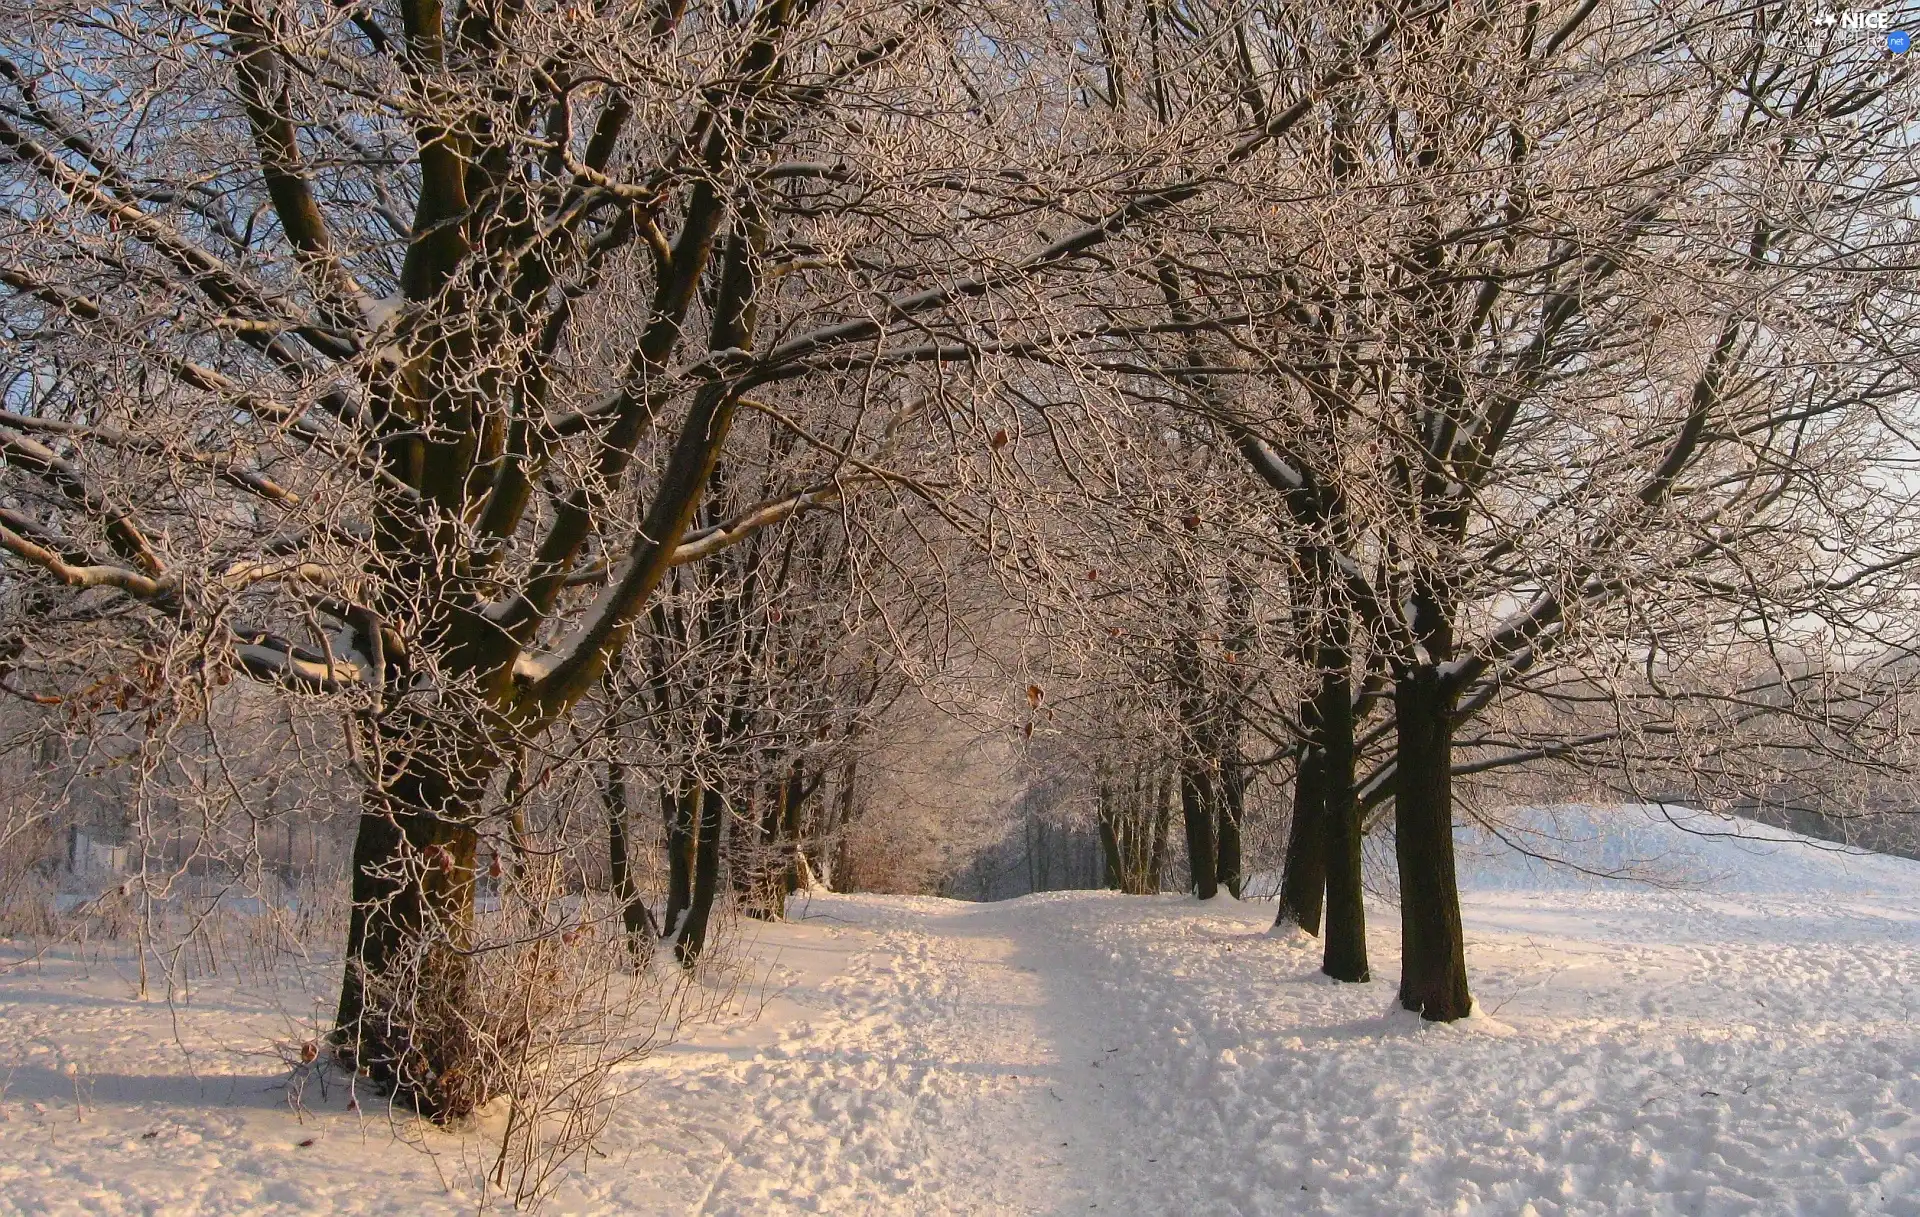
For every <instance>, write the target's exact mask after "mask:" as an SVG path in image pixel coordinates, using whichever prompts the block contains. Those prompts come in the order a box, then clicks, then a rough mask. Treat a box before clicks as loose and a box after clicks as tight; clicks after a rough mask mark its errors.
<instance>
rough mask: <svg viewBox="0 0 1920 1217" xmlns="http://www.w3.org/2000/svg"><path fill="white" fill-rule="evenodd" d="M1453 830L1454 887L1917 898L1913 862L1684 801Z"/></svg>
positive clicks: (1549, 813) (1919, 866)
mask: <svg viewBox="0 0 1920 1217" xmlns="http://www.w3.org/2000/svg"><path fill="white" fill-rule="evenodd" d="M1489 818H1490V819H1491V820H1492V821H1493V827H1480V826H1475V827H1471V828H1461V829H1459V830H1458V831H1457V832H1456V833H1455V848H1456V849H1457V850H1458V851H1459V867H1460V886H1461V889H1462V890H1463V891H1467V890H1472V891H1499V890H1507V891H1555V890H1565V891H1582V890H1591V889H1593V888H1609V887H1612V888H1616V889H1620V888H1635V887H1642V886H1646V885H1649V884H1652V885H1656V886H1667V887H1676V888H1692V889H1699V890H1704V891H1715V892H1729V893H1751V894H1758V893H1781V894H1807V895H1811V894H1816V893H1818V894H1833V895H1855V896H1864V895H1883V896H1889V897H1894V898H1901V897H1912V896H1914V895H1916V894H1920V862H1916V861H1913V860H1911V859H1908V858H1895V857H1889V856H1887V855H1885V854H1873V853H1866V852H1863V851H1860V850H1855V849H1850V848H1847V847H1845V846H1840V845H1835V844H1834V843H1833V842H1830V841H1821V840H1816V839H1815V838H1813V837H1806V836H1802V835H1800V834H1799V833H1795V832H1789V831H1787V830H1786V829H1782V828H1774V827H1771V826H1769V825H1765V824H1759V823H1755V822H1754V821H1752V820H1744V819H1740V818H1739V817H1737V816H1719V815H1713V814H1710V813H1708V812H1703V811H1696V810H1694V809H1692V808H1688V807H1673V806H1652V805H1637V806H1626V807H1586V806H1578V805H1573V806H1562V807H1528V808H1518V809H1510V810H1506V811H1502V812H1500V813H1497V814H1496V815H1494V816H1492V817H1489Z"/></svg>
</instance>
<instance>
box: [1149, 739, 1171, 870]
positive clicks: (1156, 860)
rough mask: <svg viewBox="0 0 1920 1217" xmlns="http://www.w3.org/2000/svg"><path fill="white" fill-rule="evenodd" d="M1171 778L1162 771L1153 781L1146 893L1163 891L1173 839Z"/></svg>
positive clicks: (1169, 774) (1168, 773)
mask: <svg viewBox="0 0 1920 1217" xmlns="http://www.w3.org/2000/svg"><path fill="white" fill-rule="evenodd" d="M1172 787H1173V776H1172V774H1171V773H1170V772H1168V771H1167V770H1164V769H1163V770H1162V771H1161V772H1160V773H1159V774H1158V775H1156V776H1155V777H1154V780H1153V852H1152V854H1151V855H1150V857H1149V859H1148V862H1147V892H1148V893H1149V894H1152V893H1158V892H1160V891H1163V890H1165V888H1166V886H1167V884H1166V877H1167V849H1168V846H1169V845H1170V844H1171V843H1172V839H1173V789H1172Z"/></svg>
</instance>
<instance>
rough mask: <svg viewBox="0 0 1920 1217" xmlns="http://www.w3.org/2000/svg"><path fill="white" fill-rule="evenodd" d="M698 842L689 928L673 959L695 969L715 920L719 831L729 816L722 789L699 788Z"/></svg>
mask: <svg viewBox="0 0 1920 1217" xmlns="http://www.w3.org/2000/svg"><path fill="white" fill-rule="evenodd" d="M698 798H699V802H700V827H699V839H698V840H697V841H696V842H695V845H694V855H693V856H694V865H693V899H692V901H691V903H690V904H689V905H688V908H687V916H686V924H685V925H684V926H683V927H682V928H681V930H680V933H679V934H678V935H677V936H676V937H675V938H674V941H673V950H674V955H675V957H676V958H677V959H679V961H680V962H681V964H683V965H684V966H686V967H689V968H691V967H693V966H694V964H696V963H698V962H699V960H700V953H701V952H702V951H704V950H706V947H707V928H708V924H709V923H710V922H711V920H712V918H713V901H714V897H715V896H716V895H718V894H719V891H720V829H721V826H722V825H723V824H724V823H725V821H726V817H727V812H728V799H727V795H726V792H725V791H724V790H723V789H722V788H721V787H720V786H719V785H717V784H716V785H708V784H706V783H704V782H703V783H701V784H700V793H699V796H698Z"/></svg>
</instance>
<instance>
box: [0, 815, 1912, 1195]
mask: <svg viewBox="0 0 1920 1217" xmlns="http://www.w3.org/2000/svg"><path fill="white" fill-rule="evenodd" d="M1521 818H1522V819H1523V820H1525V821H1528V822H1530V823H1532V824H1535V825H1538V826H1544V825H1545V824H1546V823H1547V822H1548V821H1552V822H1553V824H1554V825H1555V831H1557V832H1559V833H1560V835H1561V837H1563V838H1566V839H1570V840H1581V839H1583V838H1581V837H1580V835H1579V833H1578V832H1577V831H1575V832H1569V831H1567V830H1568V829H1576V830H1577V829H1582V828H1588V829H1591V830H1592V831H1591V832H1590V833H1588V834H1587V835H1586V837H1585V838H1584V840H1585V841H1586V842H1587V847H1588V849H1589V854H1588V857H1589V859H1590V860H1591V859H1599V860H1612V861H1615V862H1619V861H1631V862H1635V863H1640V864H1649V863H1653V862H1656V861H1657V862H1659V863H1660V864H1661V865H1675V864H1678V865H1680V866H1682V867H1692V868H1695V869H1694V870H1692V871H1690V872H1688V874H1689V876H1690V877H1691V878H1694V879H1699V880H1703V881H1705V882H1703V885H1701V886H1696V887H1686V888H1674V889H1650V888H1647V887H1644V886H1634V885H1628V884H1622V883H1619V882H1611V881H1608V882H1589V881H1587V880H1575V879H1570V878H1569V877H1568V876H1567V875H1566V874H1564V873H1561V872H1557V871H1545V872H1541V873H1539V874H1538V876H1537V878H1532V877H1533V876H1535V871H1534V870H1533V869H1532V868H1530V867H1528V866H1526V865H1524V864H1520V863H1518V862H1516V861H1511V860H1510V861H1507V862H1501V861H1498V860H1495V859H1492V858H1488V859H1485V860H1484V861H1476V862H1475V863H1474V864H1473V866H1472V867H1471V868H1470V874H1471V881H1470V882H1469V884H1468V898H1467V909H1466V928H1467V937H1468V952H1469V962H1470V964H1471V967H1472V972H1473V975H1474V982H1475V990H1476V993H1477V995H1478V997H1479V1000H1480V1003H1481V1005H1482V1008H1483V1010H1484V1011H1485V1014H1484V1015H1483V1017H1480V1018H1476V1019H1472V1020H1468V1021H1467V1022H1465V1023H1462V1024H1458V1025H1455V1026H1452V1027H1430V1026H1426V1025H1423V1024H1421V1023H1420V1021H1419V1020H1418V1019H1415V1018H1410V1017H1407V1016H1404V1015H1402V1014H1399V1013H1396V1012H1394V1011H1393V1010H1392V1001H1391V999H1392V983H1391V980H1392V977H1393V976H1394V975H1395V974H1396V972H1397V968H1398V957H1397V950H1398V934H1397V914H1396V912H1395V911H1394V910H1393V909H1391V908H1388V907H1374V908H1371V909H1370V913H1371V915H1372V919H1373V924H1372V926H1371V934H1370V946H1371V950H1372V953H1373V963H1374V968H1375V974H1376V976H1377V977H1380V978H1381V979H1379V980H1376V981H1375V982H1374V983H1372V984H1368V985H1354V986H1342V985H1335V984H1333V983H1331V982H1328V981H1326V980H1325V979H1324V978H1323V977H1321V976H1320V975H1319V974H1318V972H1317V969H1316V965H1317V963H1318V959H1317V953H1316V946H1315V944H1313V943H1311V942H1301V941H1298V940H1288V939H1280V938H1272V937H1268V936H1267V935H1266V933H1265V930H1266V928H1267V924H1268V922H1269V921H1270V920H1271V917H1272V906H1271V904H1268V903H1265V902H1246V903H1235V902H1232V901H1222V902H1217V903H1210V904H1207V905H1199V904H1196V903H1195V902H1194V901H1192V900H1189V899H1186V898H1181V897H1171V896H1167V897H1124V896H1119V895H1114V894H1108V893H1050V894H1048V895H1044V896H1037V897H1028V898H1025V899H1021V900H1015V901H1008V902H1005V903H1002V904H996V905H969V904H962V903H958V902H953V901H942V900H931V899H915V898H905V897H860V896H825V895H822V896H815V897H813V898H812V899H811V900H810V901H809V902H806V903H805V905H804V906H803V907H802V908H801V909H799V910H798V912H799V914H800V916H801V918H802V919H800V920H798V921H797V922H796V923H794V924H790V925H784V926H775V927H768V928H767V929H766V930H765V931H764V937H763V938H762V940H761V941H760V944H759V945H758V946H757V947H756V948H755V950H756V952H757V953H758V957H759V958H760V959H761V960H762V963H763V966H764V967H766V968H769V969H771V970H772V974H773V976H774V978H775V980H776V982H777V984H776V989H777V990H778V992H777V995H776V996H774V997H773V998H772V1000H771V1001H770V1002H769V1003H768V1004H767V1005H766V1007H765V1009H764V1011H761V1012H760V1017H759V1018H758V1019H757V1020H749V1019H748V1018H747V1017H745V1015H747V1014H751V1013H753V1012H754V1011H755V1010H757V1009H758V1006H757V1003H748V1004H749V1006H751V1007H752V1009H748V1010H745V1011H743V1012H742V1013H741V1014H740V1015H738V1016H735V1017H730V1018H728V1019H725V1020H723V1021H722V1022H721V1023H719V1024H717V1025H714V1026H710V1027H706V1028H703V1029H699V1030H697V1031H696V1032H695V1033H694V1034H693V1035H692V1037H691V1038H690V1040H689V1041H688V1042H686V1043H683V1044H681V1045H678V1046H676V1047H674V1048H673V1049H670V1050H668V1051H665V1052H662V1053H660V1054H658V1055H656V1056H655V1057H654V1058H652V1059H651V1060H649V1061H647V1062H646V1063H644V1064H643V1065H642V1066H640V1067H639V1068H637V1069H636V1070H634V1071H632V1072H631V1073H630V1074H629V1075H627V1078H626V1081H627V1082H628V1083H630V1084H631V1085H633V1086H634V1087H635V1089H634V1091H633V1092H632V1093H631V1094H630V1095H629V1096H628V1097H627V1098H626V1099H625V1100H624V1101H623V1104H622V1107H621V1110H620V1113H619V1115H618V1118H617V1119H616V1122H615V1125H614V1127H613V1128H612V1129H611V1130H610V1131H609V1135H608V1137H607V1138H606V1141H605V1144H604V1145H603V1146H602V1147H601V1148H602V1150H603V1152H604V1153H605V1155H606V1156H605V1157H603V1158H596V1159H594V1160H593V1161H592V1162H589V1163H586V1164H584V1165H576V1166H575V1167H574V1168H573V1169H572V1170H570V1172H569V1174H568V1176H567V1178H566V1179H565V1180H564V1182H563V1186H562V1188H561V1190H560V1192H559V1194H558V1195H557V1196H556V1200H555V1205H554V1210H555V1211H561V1212H581V1213H644V1214H652V1213H729V1214H763V1213H775V1214H783V1213H807V1212H824V1213H850V1214H865V1213H873V1214H939V1213H979V1214H1004V1213H1088V1212H1100V1211H1104V1212H1117V1213H1126V1214H1168V1215H1172V1214H1180V1215H1183V1217H1184V1215H1186V1214H1245V1215H1249V1217H1251V1215H1254V1214H1263V1215H1264V1214H1280V1213H1337V1214H1394V1213H1422V1214H1424V1213H1435V1212H1449V1213H1467V1214H1474V1213H1479V1214H1525V1213H1532V1214H1536V1215H1545V1214H1575V1213H1579V1214H1603V1213H1607V1214H1610V1213H1646V1214H1680V1213H1686V1214H1716V1213H1728V1214H1731V1213H1751V1212H1760V1213H1777V1214H1800V1213H1836V1214H1838V1213H1899V1214H1920V1076H1917V1075H1920V1019H1916V1013H1920V927H1917V926H1916V923H1915V921H1914V919H1913V918H1914V915H1915V912H1916V910H1920V900H1917V899H1916V898H1917V897H1920V874H1917V873H1916V872H1920V867H1916V865H1915V864H1913V863H1908V862H1904V861H1900V860H1894V859H1877V858H1860V857H1847V856H1843V855H1837V854H1835V853H1833V852H1832V851H1831V850H1827V849H1824V848H1820V847H1814V846H1808V845H1804V844H1793V845H1791V846H1790V847H1789V846H1786V845H1782V846H1771V845H1759V844H1756V843H1754V842H1753V841H1751V840H1743V839H1732V838H1719V839H1716V838H1700V837H1697V836H1692V835H1690V834H1687V833H1685V832H1684V831H1681V830H1680V829H1677V828H1675V827H1674V826H1673V825H1671V824H1666V823H1665V822H1664V820H1660V819H1656V818H1654V817H1653V816H1651V815H1649V813H1647V812H1646V811H1644V810H1629V811H1627V812H1623V813H1618V814H1614V815H1610V814H1609V813H1606V812H1602V811H1592V810H1586V811H1579V810H1568V809H1562V810H1560V811H1558V812H1551V813H1550V812H1544V811H1543V812H1537V813H1528V814H1527V816H1525V817H1521ZM1768 835H1769V836H1772V837H1775V838H1784V837H1785V834H1779V833H1773V832H1771V830H1768ZM1470 843H1471V842H1465V841H1463V844H1470ZM82 971H83V969H80V968H79V967H78V966H77V965H73V964H65V963H58V962H53V963H49V964H48V965H47V966H46V967H45V968H44V969H43V970H40V971H35V970H34V969H21V970H15V971H13V972H10V973H7V974H5V975H0V1078H7V1077H9V1075H8V1073H7V1070H9V1069H11V1070H12V1074H11V1080H10V1081H8V1083H7V1090H6V1091H5V1093H4V1096H0V1213H10V1212H23V1213H25V1212H33V1213H38V1212H73V1213H94V1212H101V1213H115V1212H129V1213H131V1212H143V1213H264V1212H289V1213H291V1212H364V1213H375V1212H391V1213H399V1212H471V1211H474V1210H475V1207H476V1196H477V1192H476V1191H475V1184H474V1179H475V1177H476V1176H477V1174H478V1173H479V1170H480V1169H482V1167H481V1164H482V1163H483V1162H484V1161H485V1154H486V1149H487V1147H486V1145H485V1143H484V1140H483V1139H482V1138H481V1137H479V1136H478V1135H469V1136H467V1137H465V1138H462V1137H460V1136H456V1135H452V1134H446V1133H437V1132H421V1131H419V1130H408V1129H406V1128H405V1126H404V1125H403V1126H401V1129H400V1131H401V1132H403V1133H405V1134H406V1138H407V1139H398V1138H396V1136H395V1134H394V1126H392V1125H390V1124H389V1123H388V1121H387V1119H386V1117H385V1115H384V1114H383V1113H378V1112H372V1113H365V1114H356V1113H351V1112H347V1111H344V1110H342V1109H341V1102H340V1096H339V1095H338V1094H336V1095H335V1096H334V1097H333V1099H332V1100H331V1102H330V1103H324V1104H316V1105H315V1109H314V1111H313V1112H312V1113H310V1114H309V1115H307V1116H306V1117H305V1119H304V1122H302V1121H300V1120H296V1119H295V1118H294V1116H293V1115H292V1113H290V1112H289V1111H288V1110H287V1109H286V1106H285V1101H284V1096H283V1095H282V1094H281V1093H280V1092H279V1091H278V1090H276V1089H275V1086H276V1082H277V1079H278V1078H279V1077H282V1076H284V1069H283V1068H282V1066H281V1065H280V1064H279V1062H278V1060H277V1058H274V1057H271V1056H268V1055H262V1054H261V1051H260V1050H261V1048H262V1047H263V1046H264V1045H265V1044H266V1043H267V1042H269V1041H270V1040H271V1039H273V1038H274V1037H275V1036H276V1035H284V1034H285V1033H286V1031H287V1028H288V1027H289V1025H290V1024H289V1023H288V1022H287V1018H288V1016H289V1015H290V1014H292V1013H293V1012H295V1011H298V1010H302V1009H305V1008H306V1007H305V1006H304V1005H303V1003H304V1002H306V1001H307V1000H308V999H307V998H305V997H304V996H302V990H300V988H299V986H288V985H283V986H282V987H281V989H279V990H278V991H276V992H275V993H272V994H263V993H254V992H249V991H247V990H246V989H245V987H244V986H229V987H228V988H226V989H221V988H219V987H218V986H208V987H205V988H203V989H202V990H200V991H199V993H198V995H197V997H196V999H195V1003H194V1004H193V1005H192V1006H191V1007H188V1008H186V1009H183V1010H179V1011H176V1012H169V1011H168V1010H167V1009H166V1008H165V1007H164V1006H159V1005H156V1004H153V1003H148V1004H144V1005H143V1004H140V1003H135V1002H131V1001H129V1000H128V998H127V994H128V991H129V986H128V984H127V982H126V980H125V979H124V978H122V977H119V976H115V975H114V974H113V973H112V972H111V970H110V969H106V968H103V967H99V966H94V967H91V968H89V969H84V971H85V975H82V974H81V973H82ZM325 979H326V978H325V976H324V975H322V974H318V973H316V975H315V977H314V979H313V982H312V983H313V985H314V988H313V992H314V994H316V995H317V996H323V995H324V992H325V984H324V983H323V982H324V980H325ZM283 1010H284V1013H283ZM175 1014H177V1015H178V1017H177V1019H176V1018H175V1017H174V1015H175ZM176 1036H178V1043H176V1040H175V1037H176ZM179 1044H186V1045H188V1046H190V1047H192V1048H193V1049H194V1055H193V1056H192V1057H191V1059H190V1060H189V1059H188V1058H185V1057H183V1056H182V1054H181V1051H180V1047H179ZM67 1065H73V1066H75V1072H74V1074H73V1075H69V1074H68V1073H67V1072H65V1067H66V1066H67ZM76 1078H77V1079H78V1082H79V1085H80V1093H79V1099H80V1102H79V1105H78V1107H77V1108H76V1104H75V1082H76ZM149 1132H151V1133H153V1135H152V1136H150V1137H149V1136H147V1135H146V1134H147V1133H149ZM307 1138H312V1139H313V1141H314V1143H313V1144H312V1145H310V1146H301V1145H300V1141H301V1140H304V1139H307ZM410 1142H411V1143H410Z"/></svg>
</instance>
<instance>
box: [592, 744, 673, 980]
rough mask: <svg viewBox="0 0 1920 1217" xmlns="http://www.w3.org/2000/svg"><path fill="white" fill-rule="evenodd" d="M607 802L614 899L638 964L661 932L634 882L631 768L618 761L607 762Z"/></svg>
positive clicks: (610, 865)
mask: <svg viewBox="0 0 1920 1217" xmlns="http://www.w3.org/2000/svg"><path fill="white" fill-rule="evenodd" d="M602 793H603V795H604V798H605V800H606V805H607V872H608V876H609V879H610V881H611V882H610V884H609V886H611V887H612V889H613V902H614V904H615V905H617V906H618V907H619V909H620V921H621V923H622V925H623V926H624V927H625V929H626V932H627V953H628V954H629V955H631V956H633V962H634V963H635V964H636V965H638V964H641V963H643V962H645V961H646V958H647V956H648V955H650V954H652V953H653V944H654V942H655V940H657V939H658V938H659V932H658V931H657V929H656V928H655V926H654V924H653V914H652V913H651V912H649V911H648V910H647V906H646V902H645V901H643V900H641V899H640V889H639V886H638V885H637V884H635V883H634V881H633V864H632V861H631V859H630V857H629V855H628V853H627V767H626V766H625V765H623V764H621V763H620V762H618V761H608V762H607V783H606V786H605V788H604V790H603V792H602Z"/></svg>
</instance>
